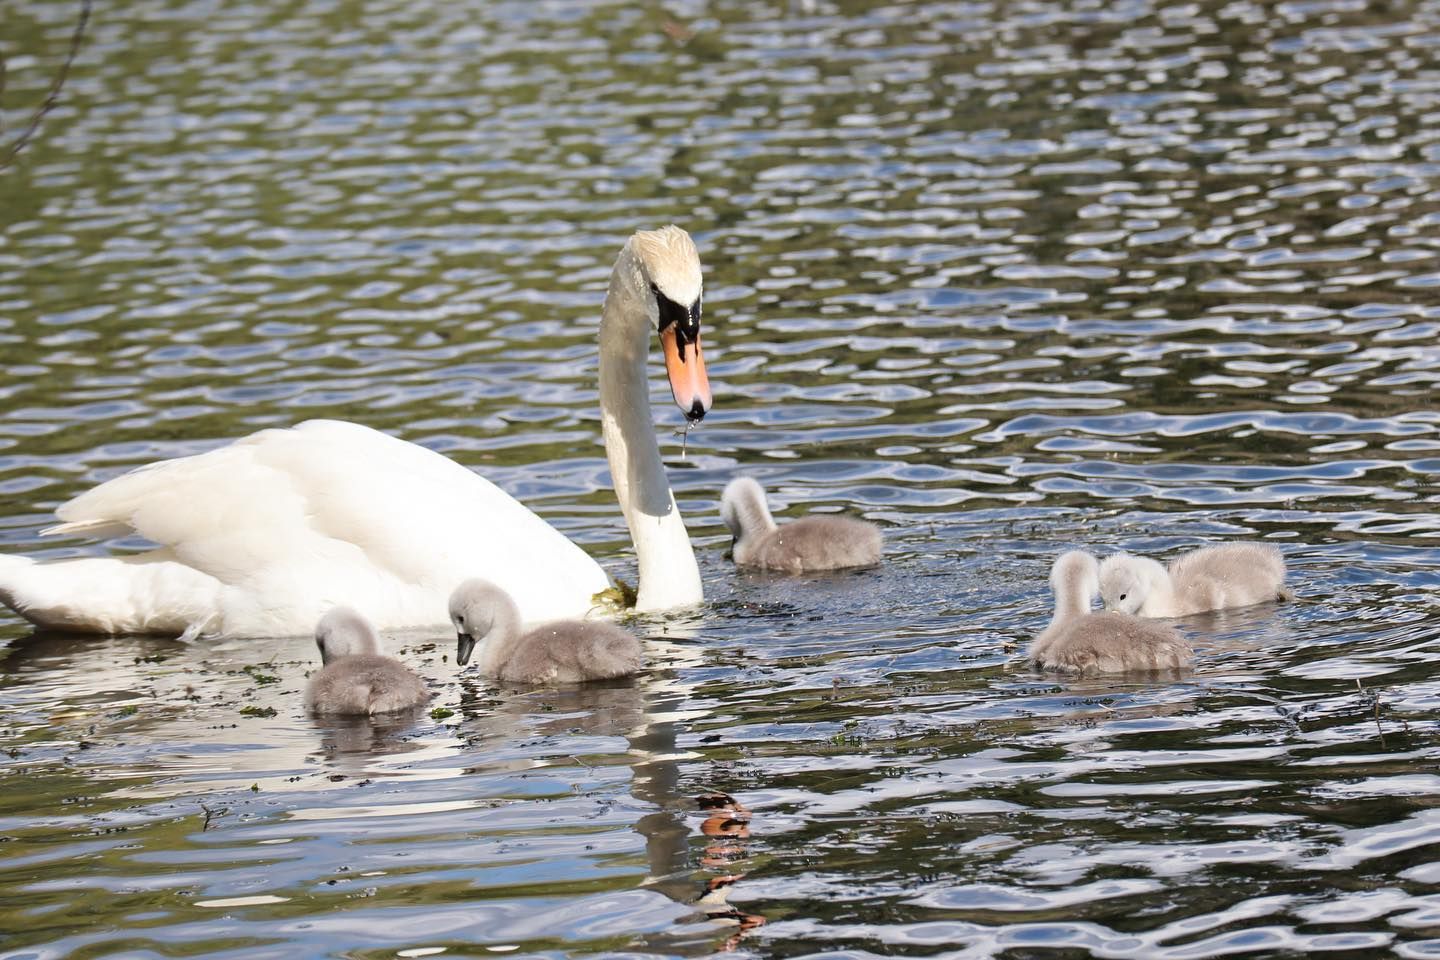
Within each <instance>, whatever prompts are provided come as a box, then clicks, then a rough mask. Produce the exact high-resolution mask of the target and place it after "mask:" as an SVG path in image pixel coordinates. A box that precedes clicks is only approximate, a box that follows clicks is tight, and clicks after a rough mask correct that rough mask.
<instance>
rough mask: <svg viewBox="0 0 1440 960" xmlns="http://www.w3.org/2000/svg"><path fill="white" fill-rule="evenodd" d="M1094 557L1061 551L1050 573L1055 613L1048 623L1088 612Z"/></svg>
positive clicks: (1094, 582)
mask: <svg viewBox="0 0 1440 960" xmlns="http://www.w3.org/2000/svg"><path fill="white" fill-rule="evenodd" d="M1098 585H1099V578H1098V575H1097V573H1096V569H1095V560H1094V558H1093V557H1089V556H1087V555H1085V554H1083V553H1080V552H1078V551H1077V552H1074V553H1069V554H1065V555H1064V556H1062V557H1061V558H1060V560H1059V561H1058V562H1057V563H1056V565H1055V569H1054V571H1053V572H1052V573H1051V576H1050V589H1051V590H1052V591H1054V593H1055V616H1054V617H1052V618H1051V620H1050V623H1051V625H1052V626H1053V625H1055V624H1060V623H1067V622H1069V621H1071V620H1077V619H1079V618H1080V617H1083V616H1085V615H1086V614H1087V613H1089V612H1090V598H1091V597H1093V596H1094V595H1095V593H1096V592H1097V590H1098Z"/></svg>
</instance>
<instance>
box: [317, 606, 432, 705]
mask: <svg viewBox="0 0 1440 960" xmlns="http://www.w3.org/2000/svg"><path fill="white" fill-rule="evenodd" d="M315 644H316V646H318V647H319V648H320V662H321V663H323V664H324V666H323V667H321V668H320V671H319V672H318V673H316V674H315V675H314V676H313V677H311V678H310V684H309V686H307V687H306V688H305V707H306V709H308V710H309V711H310V712H312V713H330V714H350V715H358V714H371V713H389V712H391V711H393V710H407V709H410V708H411V707H418V706H420V705H421V704H422V703H424V702H425V701H427V700H429V699H430V688H429V687H427V686H426V685H425V681H424V680H422V679H420V676H419V674H417V673H415V671H413V670H411V669H410V668H409V667H407V666H405V664H403V663H401V662H400V661H399V660H396V659H394V658H392V657H386V656H382V655H381V653H380V637H379V635H377V634H376V633H375V628H374V627H372V626H371V625H370V621H368V620H366V619H365V618H364V617H362V616H361V615H360V614H358V613H356V612H355V611H354V610H352V609H350V608H349V607H335V608H334V609H332V610H330V611H329V612H328V613H326V614H325V616H323V617H321V618H320V622H319V623H318V624H316V625H315Z"/></svg>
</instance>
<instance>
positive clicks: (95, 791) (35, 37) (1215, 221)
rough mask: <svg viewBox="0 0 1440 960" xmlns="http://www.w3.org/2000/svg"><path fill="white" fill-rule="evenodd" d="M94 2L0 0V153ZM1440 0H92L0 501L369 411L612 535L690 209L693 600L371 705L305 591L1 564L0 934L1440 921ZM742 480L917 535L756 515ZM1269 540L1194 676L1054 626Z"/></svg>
mask: <svg viewBox="0 0 1440 960" xmlns="http://www.w3.org/2000/svg"><path fill="white" fill-rule="evenodd" d="M79 12H80V5H79V3H78V2H75V3H72V2H61V0H34V2H28V3H23V4H22V3H20V2H18V0H0V21H3V22H4V24H5V27H6V29H5V37H4V39H3V41H0V52H3V55H4V57H5V73H4V88H3V94H0V120H3V122H4V126H3V130H0V149H3V148H4V147H6V146H8V145H9V144H10V143H12V142H14V140H15V139H16V138H17V137H19V136H20V135H21V133H22V132H23V130H24V129H25V126H26V124H27V123H28V121H29V118H30V117H31V115H32V114H33V113H34V111H35V110H37V109H38V108H39V107H40V105H41V104H42V103H43V101H44V99H45V96H46V92H47V91H48V89H49V88H50V85H51V83H52V82H53V80H54V78H55V76H56V74H57V72H58V70H59V69H60V67H61V64H62V63H63V62H64V59H65V54H66V51H67V50H68V48H69V44H70V41H71V36H72V34H73V31H74V29H75V25H76V20H77V17H78V15H79ZM1437 48H1440V4H1437V3H1434V2H1411V0H1396V2H1391V3H1384V4H1377V3H1364V2H1359V0H1315V2H1284V3H1264V4H1262V3H1254V2H1247V0H1196V2H1191V3H1183V4H1162V3H1154V2H1139V0H1120V2H1106V3H1102V2H1098V0H1074V2H1057V3H1049V2H1038V0H1020V2H1014V3H1009V2H1005V3H1001V2H989V0H978V2H968V0H967V2H937V3H915V4H889V5H875V4H869V3H861V2H858V0H843V2H832V0H793V2H789V3H785V2H774V0H752V2H745V0H715V2H699V0H676V2H674V3H670V4H666V5H665V6H664V7H663V8H662V7H658V6H654V5H644V4H641V5H635V4H626V3H612V2H593V3H592V2H585V3H581V2H570V0H526V2H515V0H508V2H506V0H502V2H496V3H486V4H469V3H440V2H435V0H407V2H404V3H401V2H395V0H377V2H367V3H364V4H361V3H358V2H354V0H327V2H316V3H308V4H301V5H296V4H277V3H273V2H270V0H255V2H251V3H244V4H222V3H218V2H211V0H178V2H159V0H138V2H135V3H130V4H124V5H121V6H119V7H116V6H114V5H105V6H97V8H96V9H95V11H94V14H93V17H92V18H91V21H90V23H89V24H88V26H87V32H86V37H85V39H84V42H83V44H82V45H81V47H80V52H79V54H78V56H77V57H76V60H75V63H74V65H73V68H72V69H71V71H70V74H69V77H68V79H67V80H66V82H65V85H64V88H63V91H62V95H61V97H60V100H59V102H58V105H57V106H56V107H55V109H54V110H53V111H51V112H50V113H49V114H48V115H47V116H46V117H44V119H43V121H42V123H41V126H40V128H39V129H38V131H37V134H36V136H35V138H34V139H33V140H32V141H31V143H30V144H29V146H28V147H27V148H26V149H25V150H24V151H23V152H22V153H21V154H20V155H19V157H18V158H17V160H16V161H15V163H14V164H13V165H12V166H11V167H10V168H9V169H7V170H4V171H3V172H0V348H3V351H4V354H3V356H4V373H5V375H4V377H3V380H0V491H3V493H4V501H3V507H0V550H3V551H5V552H9V553H25V554H30V555H35V556H46V557H61V556H73V555H82V554H88V553H93V552H95V551H98V550H102V549H131V548H134V547H137V546H139V544H137V543H134V542H128V541H127V542H121V543H118V544H110V545H108V546H106V545H100V544H93V543H87V542H82V541H76V540H60V541H57V540H53V539H49V538H42V537H41V536H40V534H39V531H40V530H41V529H42V528H43V527H44V526H46V525H47V524H48V523H49V522H50V518H51V514H52V511H53V510H54V508H55V506H56V505H58V504H59V503H61V502H63V501H64V500H65V499H67V498H69V497H71V496H73V495H75V494H77V493H79V492H80V491H82V490H84V489H87V488H88V487H90V486H92V485H94V484H95V483H97V482H100V481H102V480H105V479H107V478H109V477H113V476H116V475H118V474H119V473H121V472H123V471H125V470H127V469H130V468H132V467H134V466H136V465H138V464H141V463H145V462H148V461H151V460H154V459H157V458H161V457H170V456H177V455H183V454H187V453H193V452H197V451H201V450H206V449H210V448H212V447H214V446H216V445H218V444H220V443H223V442H225V441H226V440H227V439H229V438H233V437H236V436H240V435H243V434H245V433H248V432H250V431H253V430H256V429H260V428H263V427H267V426H276V425H286V424H291V423H295V422H298V421H300V420H304V419H307V418H311V417H342V418H346V419H353V420H357V421H360V422H363V423H366V424H369V425H371V426H374V427H377V428H379V429H382V430H386V431H388V432H391V433H394V434H396V435H399V436H402V437H404V438H406V439H408V440H411V441H414V442H416V443H420V444H423V445H425V446H427V447H430V448H432V449H435V450H438V451H441V452H443V453H445V454H446V455H447V456H450V457H452V458H454V459H456V460H457V461H459V462H461V463H463V464H465V465H467V466H469V467H471V468H474V469H476V470H479V471H482V472H484V474H485V475H486V476H488V477H490V478H491V479H493V480H494V481H495V482H497V483H498V484H499V485H500V486H502V487H503V488H504V489H506V490H507V491H509V492H510V493H512V494H513V495H515V496H516V497H518V498H519V499H521V500H522V501H523V502H525V503H526V504H528V505H530V506H531V507H532V508H534V509H535V510H536V511H537V512H539V513H540V514H541V515H542V516H544V517H545V518H546V519H547V520H549V521H550V522H551V523H553V524H554V525H555V526H556V527H557V528H559V529H560V530H562V531H563V532H564V533H565V534H566V535H568V536H570V537H572V538H573V539H575V540H576V541H577V542H579V543H580V544H582V545H583V546H584V547H585V549H586V550H587V551H589V552H590V553H591V554H592V555H594V556H595V557H597V558H598V559H599V560H600V561H601V562H602V563H603V564H604V565H605V566H606V567H607V569H609V570H611V571H612V572H614V573H615V574H618V575H619V576H622V577H625V578H627V579H632V578H633V575H634V558H633V554H632V553H631V550H630V546H629V539H628V536H627V535H626V532H625V527H624V524H623V521H622V519H621V517H620V514H619V510H618V508H617V506H616V504H615V502H614V500H613V496H612V494H611V492H610V489H609V473H608V469H607V467H606V464H605V459H604V455H603V448H602V445H601V440H600V423H599V414H598V397H597V385H596V376H597V368H596V362H597V361H596V351H595V337H596V331H597V326H598V319H599V310H600V303H601V300H602V298H603V295H604V289H605V284H606V278H607V276H608V273H609V269H610V266H611V264H612V263H613V261H614V257H615V255H616V252H617V251H618V249H619V246H620V244H621V243H622V242H623V241H624V239H625V237H626V236H628V235H629V234H630V233H631V232H632V231H633V230H635V229H637V228H643V227H654V226H658V225H660V224H663V223H668V222H675V223H678V224H680V225H682V226H684V227H686V228H687V229H689V230H690V231H691V232H692V233H693V234H694V236H695V238H696V240H697V242H698V244H699V246H700V249H701V255H702V258H703V260H704V263H705V268H706V283H707V287H706V292H705V342H706V351H707V359H708V360H709V369H710V376H711V380H712V384H713V386H714V388H715V396H716V402H715V407H714V410H713V411H712V413H711V414H710V415H709V416H708V417H706V419H705V421H704V423H703V425H702V426H701V427H700V428H699V429H698V430H695V431H692V432H691V433H690V435H689V437H688V439H686V440H685V441H684V449H683V453H682V440H681V438H680V437H678V436H674V433H675V432H676V431H678V429H679V427H680V425H681V423H682V418H681V417H680V415H679V413H678V411H676V410H675V409H674V408H673V405H671V404H670V403H669V399H668V396H667V392H666V390H665V387H664V384H663V378H662V377H661V375H660V373H659V363H658V357H656V359H655V361H654V369H655V377H654V385H653V393H652V398H653V400H654V402H655V409H656V415H657V418H658V420H659V422H658V423H657V431H658V432H659V434H660V436H661V439H662V443H663V447H664V450H665V454H666V459H667V462H668V463H669V465H670V476H671V480H672V483H673V484H674V487H675V490H676V495H677V498H678V501H679V505H680V509H681V510H682V512H683V513H684V515H685V517H686V519H687V523H688V526H689V529H690V532H691V536H692V538H693V540H694V542H695V544H696V547H697V552H698V555H699V558H700V563H701V570H702V575H703V577H704V581H705V584H706V590H707V602H706V604H705V606H704V607H703V608H702V609H700V610H698V611H696V612H694V613H693V614H692V615H689V616H686V617H679V618H650V619H644V620H641V621H639V622H637V623H635V624H634V627H635V629H636V630H637V631H638V632H639V633H640V634H641V635H642V636H643V638H644V641H645V644H646V651H647V656H648V659H649V668H648V670H647V672H646V673H645V674H644V675H643V676H641V677H640V678H638V679H636V680H634V681H627V682H619V683H610V684H604V685H600V686H597V687H594V688H584V689H571V690H554V689H548V690H547V689H524V688H510V687H505V686H497V685H495V684H491V683H487V682H486V681H484V680H483V679H482V678H480V677H477V676H474V675H473V674H457V672H456V670H455V667H454V662H453V655H454V654H453V646H452V645H453V643H454V640H453V638H446V637H427V636H403V637H390V638H388V641H389V643H390V646H391V648H392V649H393V650H395V651H397V652H399V653H400V655H401V656H402V657H403V658H405V659H406V660H407V662H410V663H413V664H415V665H416V666H417V668H418V669H420V670H421V671H422V672H423V673H424V674H425V675H426V676H427V677H428V678H430V680H431V681H432V682H433V683H434V685H435V687H436V690H437V698H436V700H435V705H436V706H438V707H443V708H444V710H448V711H451V712H450V714H449V715H448V716H445V715H444V714H443V711H441V712H439V713H437V714H436V715H435V716H434V717H432V716H431V715H430V714H429V713H428V712H422V713H420V714H418V715H416V716H413V717H400V718H395V720H394V722H386V723H379V724H370V723H368V722H367V723H359V724H354V723H337V722H319V721H314V720H311V719H310V718H308V717H306V716H305V715H304V713H303V711H302V708H301V692H302V689H303V686H304V680H305V675H306V672H307V671H308V670H312V669H314V667H315V666H316V663H317V661H316V657H315V653H314V650H313V646H312V645H311V644H309V643H308V642H306V641H304V640H300V639H296V640H284V641H281V640H276V641H259V642H242V641H228V642H219V643H196V644H180V643H176V642H173V641H165V640H156V639H144V638H115V639H95V638H84V637H73V636H63V635H44V634H33V633H32V632H31V631H30V630H29V629H28V628H27V627H26V626H25V625H24V624H22V623H20V622H19V621H17V620H16V619H14V618H13V617H8V616H7V617H6V618H5V619H4V620H3V621H0V643H3V647H0V658H3V659H0V771H3V774H0V775H3V778H4V780H3V782H4V785H5V789H4V790H0V931H3V932H0V956H4V957H7V958H8V957H16V958H18V957H27V958H62V957H67V958H68V957H75V958H80V957H86V958H93V957H107V956H115V957H120V956H124V957H162V956H163V957H188V956H207V957H237V958H240V957H243V958H246V960H254V958H266V957H286V958H288V957H294V956H326V955H333V956H340V955H344V956H349V957H377V958H378V957H391V956H397V955H398V956H425V955H430V954H434V953H440V952H443V953H445V954H448V955H492V954H494V953H497V952H518V953H521V954H525V955H540V956H550V957H571V956H587V955H595V954H626V953H629V954H648V955H655V954H664V955H675V956H694V955H701V954H708V953H713V952H717V951H722V950H728V951H733V952H735V953H736V954H738V955H755V956H779V957H796V956H803V955H807V954H819V953H827V954H831V955H836V956H842V957H857V958H859V957H870V956H876V955H882V954H883V955H905V956H916V957H922V956H923V957H936V956H943V957H957V958H958V957H965V958H970V957H1005V958H1022V957H1056V958H1066V957H1134V958H1145V960H1150V958H1181V957H1184V958H1202V957H1221V956H1243V955H1251V956H1312V955H1327V956H1336V957H1373V956H1379V955H1395V956H1403V957H1436V956H1440V894H1436V893H1435V890H1436V886H1435V885H1436V883H1437V881H1440V821H1437V814H1436V807H1437V800H1440V769H1437V765H1436V761H1437V754H1440V741H1437V735H1436V733H1437V731H1436V721H1435V719H1434V718H1435V713H1436V709H1437V707H1440V671H1437V669H1436V664H1437V661H1440V602H1437V599H1436V597H1437V594H1436V585H1437V580H1440V542H1437V537H1440V520H1437V515H1436V505H1437V500H1440V491H1437V483H1436V478H1437V474H1440V413H1437V410H1436V405H1435V389H1436V381H1437V378H1440V346H1437V341H1440V299H1437V293H1440V133H1437V130H1440V124H1437V120H1440V69H1437V60H1436V52H1437ZM740 472H744V473H749V474H751V475H754V476H755V477H757V478H758V479H760V480H761V481H762V482H763V483H764V484H765V485H766V486H767V487H768V488H769V490H770V495H771V502H772V507H773V508H774V509H775V511H776V514H777V516H778V517H779V518H780V519H782V520H784V519H792V518H795V517H799V516H804V515H807V514H809V513H812V512H820V513H827V512H845V513H850V514H853V515H861V516H864V517H866V518H868V519H870V520H872V521H875V522H877V523H879V524H881V525H882V526H883V527H884V529H885V535H886V542H887V556H886V562H885V564H884V566H882V567H880V568H877V569H873V570H865V571H858V572H857V571H852V572H846V573H840V574H834V575H827V576H823V577H811V578H786V577H779V576H769V575H757V574H746V573H741V572H736V571H735V569H734V567H733V566H732V565H731V563H730V562H729V561H728V560H727V559H725V557H724V553H725V551H726V549H727V548H728V545H729V544H728V536H727V535H726V532H725V530H724V528H723V527H722V526H721V524H720V522H719V518H718V513H717V497H718V495H719V492H720V490H721V489H722V488H723V486H724V484H725V483H726V482H727V481H728V480H729V479H730V478H731V477H733V476H734V475H735V474H737V473H740ZM1231 539H1250V540H1264V541H1266V542H1270V543H1274V544H1276V545H1277V546H1279V547H1280V548H1281V549H1282V550H1283V552H1284V554H1285V557H1286V560H1287V561H1288V563H1289V564H1290V567H1291V579H1292V582H1293V585H1294V587H1295V588H1296V591H1297V593H1298V594H1299V598H1298V600H1297V601H1296V602H1294V603H1291V604H1285V605H1281V606H1278V607H1260V608H1255V609H1251V610H1242V611H1232V612H1229V613H1225V614H1221V615H1212V616H1202V617H1195V618H1191V619H1188V620H1186V621H1183V622H1182V623H1181V627H1182V628H1183V630H1184V632H1185V633H1186V635H1187V636H1188V637H1189V638H1190V639H1191V640H1192V641H1193V642H1194V644H1195V646H1196V648H1197V651H1198V663H1197V668H1196V670H1195V671H1194V673H1193V674H1192V675H1190V676H1188V677H1186V678H1185V679H1182V680H1179V681H1167V682H1148V681H1144V680H1139V679H1131V680H1124V679H1122V680H1111V681H1084V682H1078V681H1077V682H1070V681H1058V680H1056V679H1055V678H1052V677H1046V676H1041V675H1038V674H1035V673H1032V672H1030V671H1028V670H1027V669H1026V668H1025V666H1024V663H1023V653H1024V649H1025V645H1026V643H1027V642H1028V640H1029V638H1030V637H1032V636H1033V635H1034V634H1035V633H1036V632H1037V631H1038V630H1039V629H1040V628H1041V627H1042V626H1043V625H1044V623H1045V621H1046V619H1047V617H1048V611H1049V596H1048V587H1047V583H1046V576H1047V573H1048V569H1049V565H1050V562H1051V561H1052V560H1053V559H1054V558H1055V556H1057V555H1058V554H1059V553H1060V552H1061V551H1062V550H1064V549H1067V548H1069V547H1073V546H1076V545H1088V546H1089V547H1090V548H1091V549H1093V550H1095V551H1096V552H1098V553H1101V554H1105V553H1110V552H1114V551H1116V550H1120V549H1125V550H1132V551H1136V552H1143V553H1147V554H1151V555H1154V556H1157V557H1161V558H1166V557H1169V556H1173V555H1174V554H1175V553H1177V552H1179V551H1180V550H1182V549H1184V548H1186V547H1189V546H1194V545H1198V544H1202V543H1208V542H1217V541H1225V540H1231ZM715 794H724V795H728V797H730V798H733V799H734V801H735V802H736V803H738V804H739V807H736V806H734V805H731V804H729V802H728V801H726V800H724V799H723V798H719V799H717V798H715V797H714V795H715ZM742 808H743V809H742ZM761 921H764V922H763V923H762V922H761Z"/></svg>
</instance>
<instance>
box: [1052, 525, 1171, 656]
mask: <svg viewBox="0 0 1440 960" xmlns="http://www.w3.org/2000/svg"><path fill="white" fill-rule="evenodd" d="M1099 568H1100V565H1099V563H1098V561H1096V559H1095V558H1094V557H1093V556H1092V555H1090V554H1088V553H1086V552H1085V551H1084V550H1071V551H1069V552H1067V553H1062V554H1061V555H1060V557H1059V559H1057V560H1056V561H1055V565H1054V566H1053V567H1052V568H1051V570H1050V589H1051V590H1053V591H1054V593H1055V616H1054V617H1053V618H1052V619H1051V621H1050V625H1049V626H1048V627H1046V628H1045V629H1044V630H1043V631H1042V632H1041V633H1040V635H1039V636H1038V637H1036V638H1035V642H1034V643H1033V644H1032V645H1031V647H1030V663H1031V665H1033V666H1034V667H1036V668H1037V669H1040V670H1053V671H1055V672H1058V673H1068V674H1073V675H1075V676H1094V675H1097V674H1104V673H1142V672H1144V673H1155V672H1159V671H1174V670H1183V669H1187V668H1189V667H1191V666H1193V665H1194V662H1195V651H1194V650H1192V649H1191V647H1190V644H1189V643H1188V642H1187V641H1186V640H1185V638H1184V637H1182V636H1181V635H1180V634H1179V632H1178V631H1177V630H1176V629H1175V628H1174V627H1172V626H1170V625H1168V624H1162V623H1152V622H1150V621H1148V620H1142V619H1140V618H1139V617H1133V616H1130V615H1129V614H1125V613H1091V612H1090V598H1091V597H1093V596H1094V595H1095V593H1096V591H1097V590H1098V589H1099V582H1100V574H1099Z"/></svg>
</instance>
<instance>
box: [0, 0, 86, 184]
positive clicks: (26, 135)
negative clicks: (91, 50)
mask: <svg viewBox="0 0 1440 960" xmlns="http://www.w3.org/2000/svg"><path fill="white" fill-rule="evenodd" d="M91 2H92V0H80V21H79V22H78V23H76V24H75V32H74V33H73V34H71V35H70V52H69V53H67V54H66V55H65V62H64V63H62V64H61V65H60V71H59V72H58V73H57V74H55V80H54V81H53V82H52V83H51V84H50V92H49V93H48V94H46V95H45V100H44V101H43V102H42V103H41V104H40V106H39V107H38V108H36V110H35V112H34V113H33V114H32V115H31V116H30V123H29V124H28V125H27V126H26V127H25V130H24V132H22V133H21V134H20V136H19V137H18V138H17V139H16V140H15V142H14V143H12V144H11V145H10V147H9V149H8V150H6V151H5V155H4V156H3V157H0V170H4V169H5V168H6V167H8V166H10V164H12V163H14V162H15V158H16V157H18V156H19V155H20V151H21V150H23V149H25V145H26V144H27V143H29V142H30V139H31V138H32V137H34V136H35V132H36V131H37V130H39V129H40V121H41V120H44V119H45V114H47V113H49V112H50V111H51V110H52V109H54V107H55V104H57V103H59V102H60V90H61V88H63V87H64V86H65V80H66V78H68V77H69V76H70V67H71V65H72V64H74V62H75V57H76V56H77V55H78V54H79V53H80V44H81V42H82V41H83V40H84V39H85V27H86V26H88V25H89V23H90V6H91ZM4 76H5V74H4V64H3V61H0V93H3V92H4V83H3V81H4Z"/></svg>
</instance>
